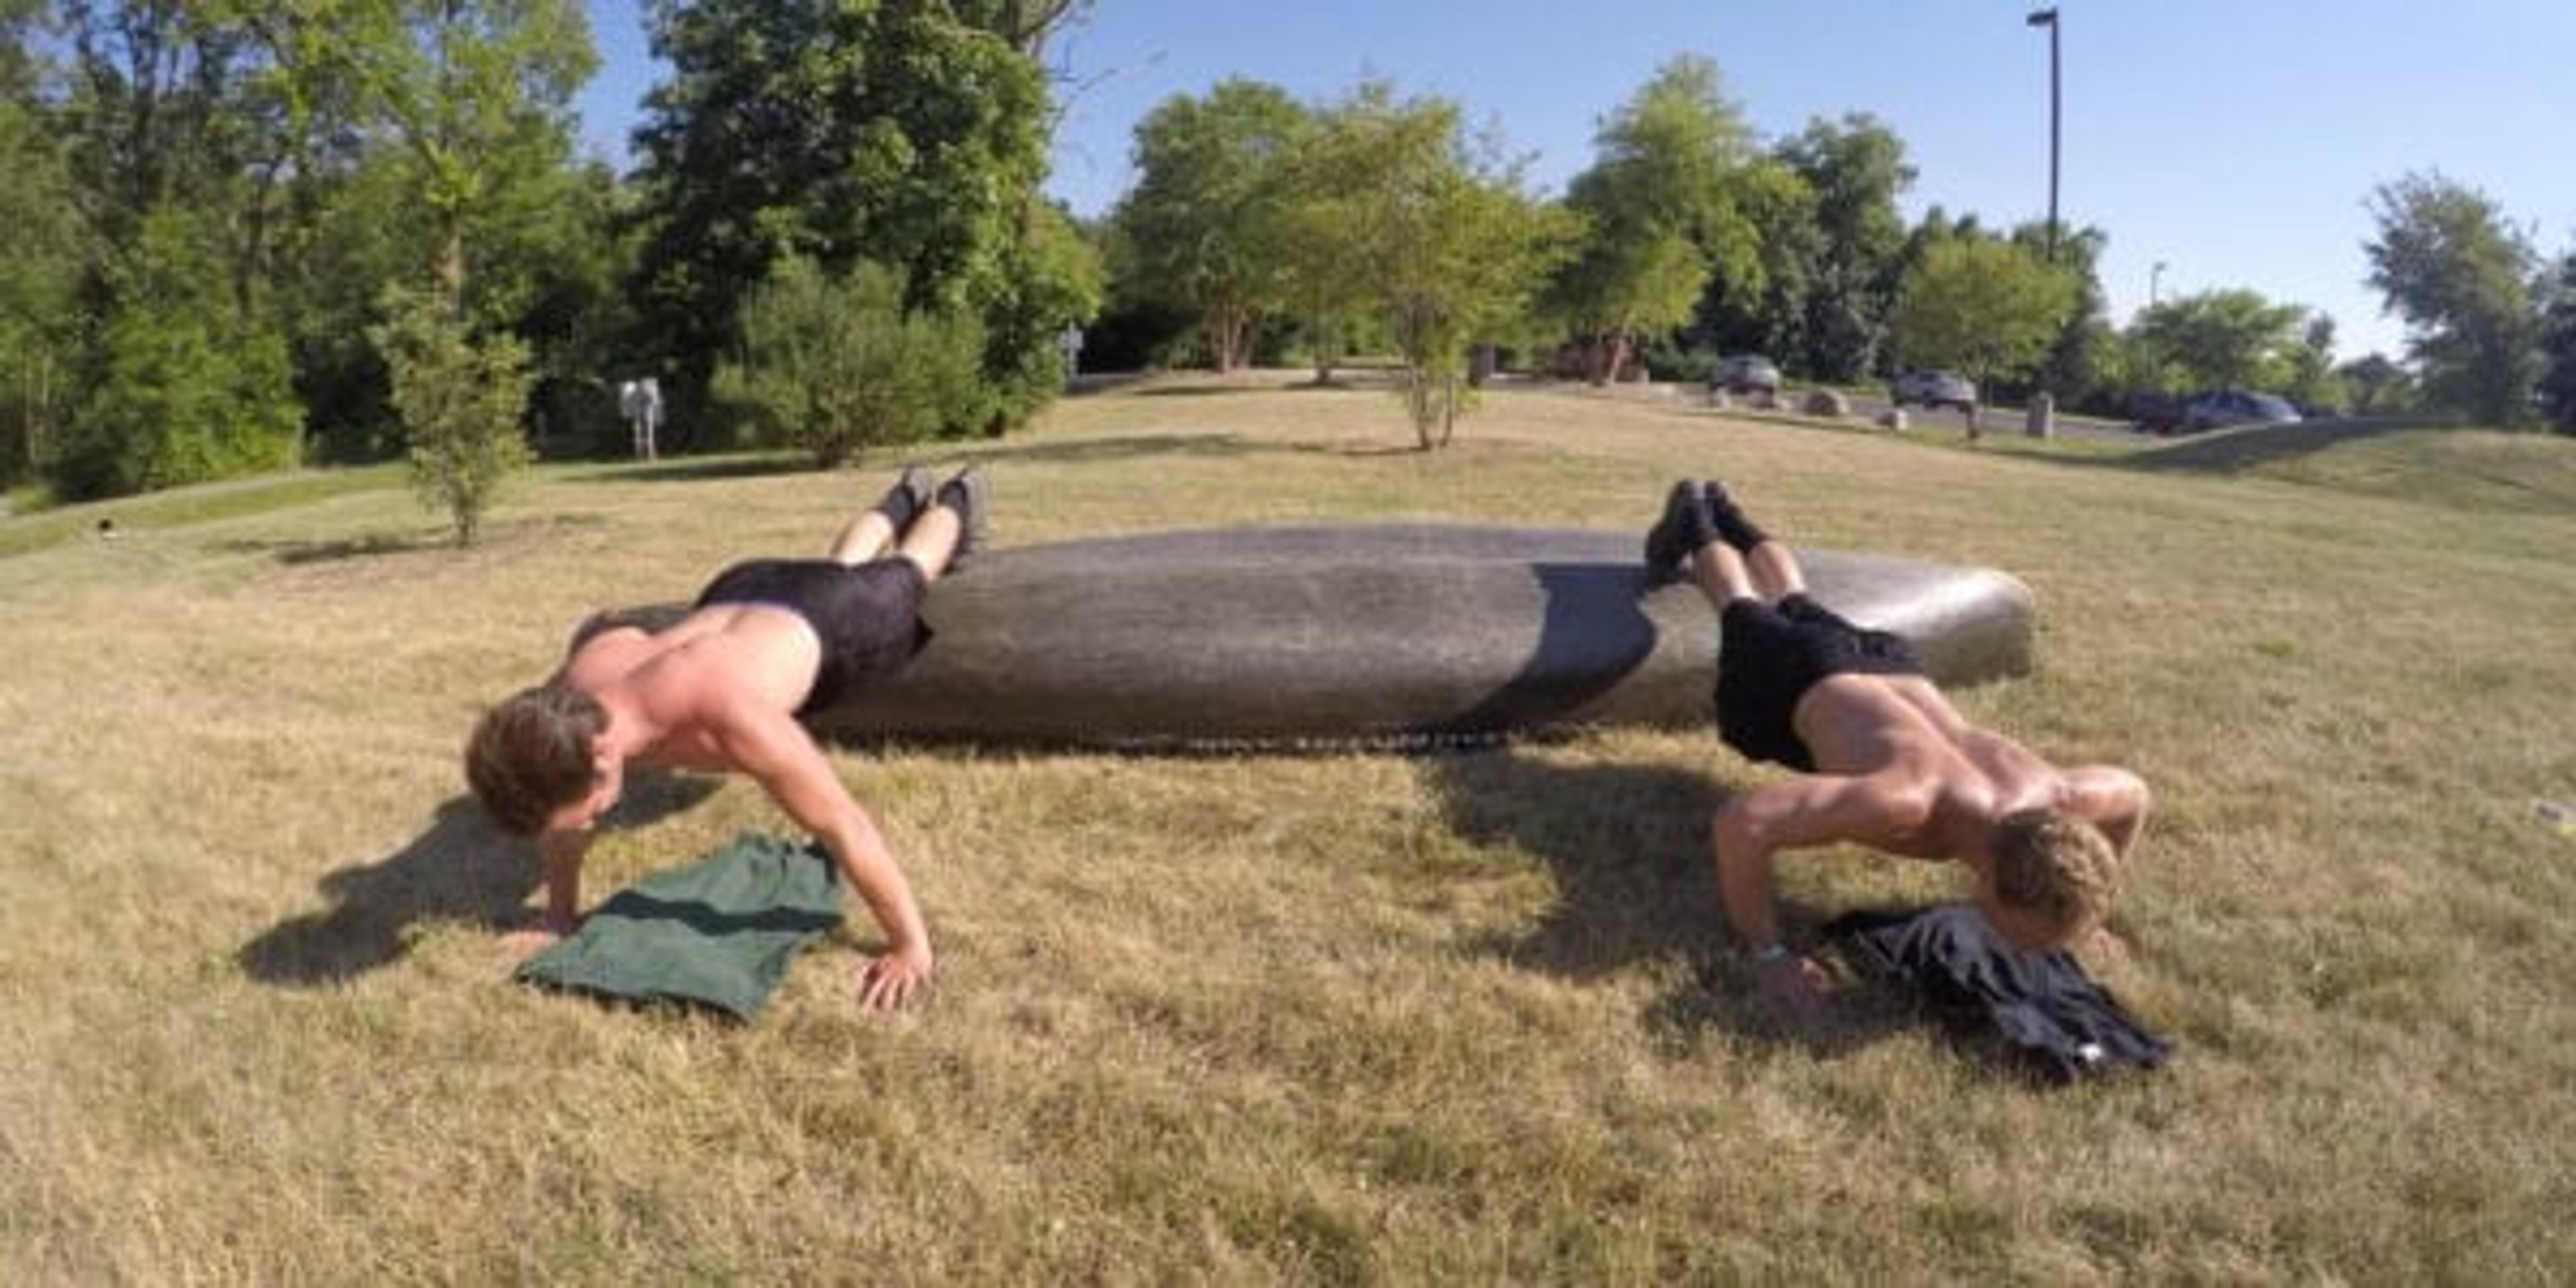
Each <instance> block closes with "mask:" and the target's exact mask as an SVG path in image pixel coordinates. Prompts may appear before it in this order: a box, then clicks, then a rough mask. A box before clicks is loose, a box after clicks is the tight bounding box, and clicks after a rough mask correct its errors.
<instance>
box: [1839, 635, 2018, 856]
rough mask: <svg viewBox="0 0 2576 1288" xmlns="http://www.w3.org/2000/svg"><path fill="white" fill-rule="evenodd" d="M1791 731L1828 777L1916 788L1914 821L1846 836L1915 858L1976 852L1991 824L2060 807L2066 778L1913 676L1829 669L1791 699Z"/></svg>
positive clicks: (1905, 789) (1894, 789)
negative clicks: (1920, 804) (1919, 806)
mask: <svg viewBox="0 0 2576 1288" xmlns="http://www.w3.org/2000/svg"><path fill="white" fill-rule="evenodd" d="M1794 723H1795V726H1796V728H1797V731H1798V736H1799V737H1800V738H1802V739H1804V740H1805V742H1806V744H1807V748H1808V750H1809V751H1810V752H1812V753H1813V754H1814V755H1815V758H1816V767H1817V769H1818V771H1819V772H1822V773H1826V774H1838V775H1845V776H1849V777H1854V778H1867V779H1872V780H1874V781H1875V782H1876V783H1877V784H1879V785H1880V786H1881V787H1882V788H1883V789H1884V790H1887V791H1891V792H1896V793H1903V794H1919V795H1920V797H1921V798H1922V799H1923V800H1924V802H1925V804H1926V806H1927V807H1928V808H1927V809H1926V810H1925V811H1924V812H1923V814H1922V815H1921V819H1922V821H1921V823H1920V824H1919V825H1912V826H1904V827H1899V828H1893V829H1889V830H1884V831H1882V832H1881V833H1880V834H1877V835H1870V836H1856V837H1852V838H1849V839H1852V840H1856V841H1860V842H1863V843H1865V844H1868V845H1873V846H1876V847H1878V848H1880V849H1884V850H1887V851H1889V852H1891V853H1895V854H1902V855H1907V856H1910V857H1914V858H1922V859H1951V858H1963V857H1966V856H1968V855H1971V854H1981V853H1983V852H1984V851H1985V849H1986V847H1987V842H1988V838H1989V837H1990V835H1991V834H1992V832H1993V830H1994V824H1995V821H1996V820H1998V819H2000V818H2002V817H2003V816H2004V815H2006V814H2009V813H2012V812H2013V811H2015V810H2020V809H2028V808H2033V807H2038V806H2052V805H2063V804H2065V803H2066V798H2067V795H2068V779H2067V775H2066V774H2065V773H2064V772H2063V771H2061V770H2059V769H2058V768H2057V767H2056V766H2054V765H2051V764H2050V763H2049V762H2047V761H2045V760H2043V759H2041V758H2040V757H2038V756H2036V755H2034V754H2032V753H2031V752H2030V750H2029V749H2027V748H2025V747H2023V746H2022V745H2021V744H2020V743H2017V742H2014V741H2013V740H2012V739H2010V738H2007V737H2004V736H2003V735H2001V734H1997V733H1994V732H1991V731H1988V730H1984V729H1980V728H1977V727H1976V726H1975V725H1972V724H1970V723H1969V722H1968V720H1967V718H1966V717H1965V716H1962V715H1960V714H1959V711H1958V709H1957V708H1956V707H1953V706H1951V705H1950V701H1949V699H1947V698H1945V697H1943V696H1942V695H1941V691H1940V690H1938V689H1936V688H1934V687H1933V686H1932V684H1931V683H1930V682H1929V681H1927V680H1924V679H1923V678H1921V677H1919V676H1909V675H1837V676H1832V677H1829V678H1827V679H1826V680H1824V681H1823V682H1821V683H1819V684H1817V685H1816V686H1815V687H1814V688H1812V689H1809V690H1808V691H1807V693H1806V695H1805V696H1804V697H1802V698H1800V699H1799V701H1798V707H1797V711H1796V713H1795V716H1794Z"/></svg>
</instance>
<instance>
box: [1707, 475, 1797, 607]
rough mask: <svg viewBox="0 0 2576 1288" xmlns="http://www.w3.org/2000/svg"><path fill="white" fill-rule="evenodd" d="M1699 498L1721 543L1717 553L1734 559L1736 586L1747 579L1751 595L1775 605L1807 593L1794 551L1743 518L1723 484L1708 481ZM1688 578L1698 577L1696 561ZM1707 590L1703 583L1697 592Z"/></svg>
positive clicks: (1751, 521) (1722, 603)
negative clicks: (1703, 502) (1704, 503)
mask: <svg viewBox="0 0 2576 1288" xmlns="http://www.w3.org/2000/svg"><path fill="white" fill-rule="evenodd" d="M1702 495H1703V496H1704V498H1705V499H1706V502H1707V505H1708V515H1709V526H1710V527H1711V528H1712V529H1714V530H1715V531H1716V533H1717V535H1718V537H1719V539H1720V540H1721V541H1723V542H1724V543H1725V544H1724V545H1723V546H1721V547H1720V553H1723V554H1726V555H1730V556H1735V558H1734V559H1733V561H1732V562H1734V564H1735V566H1736V569H1737V571H1736V574H1735V576H1736V578H1737V581H1738V582H1739V583H1740V582H1742V581H1743V580H1744V579H1745V578H1747V577H1749V578H1750V585H1751V591H1752V593H1754V594H1756V595H1757V596H1758V597H1760V598H1762V599H1764V600H1768V601H1769V602H1771V603H1775V604H1776V603H1778V602H1780V601H1781V600H1783V599H1786V598H1788V597H1789V596H1791V595H1803V594H1805V593H1807V577H1806V573H1805V571H1804V570H1802V569H1801V568H1799V566H1798V556H1797V554H1796V552H1794V551H1792V550H1790V549H1789V547H1788V546H1787V545H1786V544H1784V543H1782V542H1778V541H1774V540H1772V539H1771V534H1769V533H1767V532H1764V531H1763V530H1762V529H1761V527H1760V526H1759V525H1757V524H1755V523H1754V522H1753V520H1751V519H1749V518H1747V517H1745V514H1744V511H1743V509H1742V508H1740V507H1739V506H1737V505H1736V503H1735V498H1734V496H1732V495H1731V494H1729V493H1728V492H1727V490H1726V485H1725V484H1722V483H1717V482H1714V481H1712V482H1710V483H1709V484H1707V486H1706V489H1705V490H1704V492H1703V493H1702ZM1692 575H1693V577H1695V578H1696V577H1698V576H1699V572H1698V567H1697V560H1694V561H1693V567H1692ZM1719 580H1720V584H1721V585H1725V584H1728V583H1727V582H1726V580H1725V578H1724V577H1723V575H1721V576H1720V579H1719ZM1707 588H1708V586H1707V583H1706V582H1705V581H1703V582H1702V584H1701V589H1702V590H1706V589H1707ZM1715 602H1716V603H1717V605H1718V606H1719V607H1720V608H1723V607H1725V601H1724V600H1717V601H1715Z"/></svg>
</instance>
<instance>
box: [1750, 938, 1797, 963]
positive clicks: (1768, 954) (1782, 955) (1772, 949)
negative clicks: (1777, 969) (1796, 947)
mask: <svg viewBox="0 0 2576 1288" xmlns="http://www.w3.org/2000/svg"><path fill="white" fill-rule="evenodd" d="M1745 955H1746V956H1747V957H1750V958H1752V960H1753V964H1754V965H1756V966H1768V965H1770V964H1771V963H1773V962H1776V961H1782V960H1785V959H1787V957H1788V956H1789V946H1788V945H1787V944H1784V943H1781V942H1780V941H1779V940H1777V939H1774V940H1772V941H1771V942H1770V943H1767V944H1764V945H1762V946H1761V947H1760V948H1756V949H1754V950H1753V951H1752V952H1750V953H1747V954H1745Z"/></svg>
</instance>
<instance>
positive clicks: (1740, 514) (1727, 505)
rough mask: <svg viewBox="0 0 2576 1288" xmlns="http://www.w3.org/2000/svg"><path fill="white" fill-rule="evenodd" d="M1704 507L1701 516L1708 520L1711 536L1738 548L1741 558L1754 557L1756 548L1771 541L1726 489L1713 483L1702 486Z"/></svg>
mask: <svg viewBox="0 0 2576 1288" xmlns="http://www.w3.org/2000/svg"><path fill="white" fill-rule="evenodd" d="M1700 487H1701V489H1702V491H1701V496H1702V499H1703V502H1704V504H1703V505H1702V507H1701V512H1702V513H1704V514H1706V515H1707V516H1708V525H1709V532H1710V535H1712V536H1714V537H1716V538H1717V539H1718V540H1720V541H1723V542H1725V543H1726V544H1728V545H1730V546H1733V547H1735V549H1736V551H1737V553H1739V554H1748V555H1749V554H1751V553H1753V547H1755V546H1758V545H1761V544H1762V543H1763V542H1765V541H1768V540H1770V539H1771V534H1769V533H1767V532H1764V531H1763V530H1762V528H1761V526H1760V525H1758V524H1756V523H1754V522H1753V520H1751V519H1749V518H1746V517H1745V515H1744V509H1743V507H1741V506H1739V505H1737V504H1736V503H1735V498H1734V497H1732V496H1729V495H1728V494H1727V491H1726V485H1725V484H1723V483H1720V482H1718V481H1717V480H1716V479H1710V480H1708V481H1707V482H1705V483H1702V484H1701V485H1700Z"/></svg>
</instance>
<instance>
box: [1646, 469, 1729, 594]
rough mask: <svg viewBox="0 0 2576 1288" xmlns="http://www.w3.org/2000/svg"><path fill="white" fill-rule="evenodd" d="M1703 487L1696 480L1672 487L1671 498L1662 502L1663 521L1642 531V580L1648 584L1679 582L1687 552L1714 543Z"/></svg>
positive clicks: (1685, 566) (1658, 520)
mask: <svg viewBox="0 0 2576 1288" xmlns="http://www.w3.org/2000/svg"><path fill="white" fill-rule="evenodd" d="M1705 487H1706V485H1705V484H1703V483H1701V482H1700V481H1699V480H1698V479H1683V480H1682V481H1680V482H1678V483H1675V484H1673V490H1672V492H1671V494H1670V495H1668V496H1666V497H1665V498H1664V514H1663V517H1662V518H1660V519H1657V520H1655V526H1653V527H1651V528H1648V529H1647V530H1646V580H1647V581H1648V582H1649V583H1650V584H1657V585H1660V584H1662V583H1664V582H1668V581H1678V580H1680V578H1681V577H1682V575H1683V573H1684V572H1685V571H1686V570H1687V566H1688V564H1689V563H1690V557H1691V552H1692V551H1694V550H1697V549H1699V548H1700V547H1701V546H1704V545H1707V544H1708V543H1709V542H1711V541H1714V540H1716V539H1717V538H1716V533H1714V532H1712V531H1711V530H1710V528H1709V522H1708V506H1707V503H1706V501H1705V499H1704V496H1703V489H1704V488H1705Z"/></svg>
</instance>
